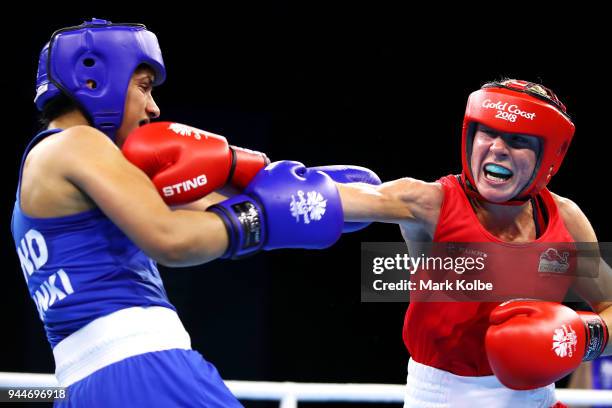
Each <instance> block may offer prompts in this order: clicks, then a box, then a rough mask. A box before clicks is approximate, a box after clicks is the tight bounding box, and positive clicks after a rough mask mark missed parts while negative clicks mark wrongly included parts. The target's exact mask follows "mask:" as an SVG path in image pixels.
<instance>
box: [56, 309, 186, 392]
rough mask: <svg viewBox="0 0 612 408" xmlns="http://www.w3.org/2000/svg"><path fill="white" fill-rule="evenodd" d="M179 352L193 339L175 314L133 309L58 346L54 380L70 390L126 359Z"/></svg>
mask: <svg viewBox="0 0 612 408" xmlns="http://www.w3.org/2000/svg"><path fill="white" fill-rule="evenodd" d="M177 348H178V349H185V350H189V349H191V339H190V338H189V334H188V333H187V331H185V328H184V327H183V324H182V323H181V320H180V319H179V317H178V315H177V314H176V312H175V311H174V310H172V309H168V308H166V307H159V306H154V307H147V308H143V307H130V308H127V309H122V310H119V311H117V312H114V313H111V314H109V315H106V316H103V317H101V318H99V319H96V320H94V321H93V322H91V323H89V324H87V325H86V326H84V327H82V328H81V329H79V330H77V331H76V332H74V333H72V334H71V335H70V336H68V337H66V338H65V339H64V340H62V341H61V342H60V343H59V344H58V345H57V346H55V348H54V349H53V356H54V358H55V376H56V377H57V381H58V382H59V384H60V386H62V387H67V386H69V385H70V384H73V383H75V382H77V381H79V380H81V379H83V378H85V377H87V376H88V375H90V374H91V373H93V372H94V371H96V370H99V369H101V368H103V367H106V366H108V365H110V364H113V363H116V362H117V361H121V360H123V359H125V358H128V357H132V356H136V355H138V354H144V353H149V352H152V351H162V350H170V349H177Z"/></svg>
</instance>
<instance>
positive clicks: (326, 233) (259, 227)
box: [208, 161, 344, 258]
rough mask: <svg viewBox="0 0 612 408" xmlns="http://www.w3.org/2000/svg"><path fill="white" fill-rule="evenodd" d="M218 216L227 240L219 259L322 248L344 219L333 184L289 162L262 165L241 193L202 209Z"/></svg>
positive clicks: (334, 236)
mask: <svg viewBox="0 0 612 408" xmlns="http://www.w3.org/2000/svg"><path fill="white" fill-rule="evenodd" d="M208 211H212V212H214V213H216V214H217V215H219V216H220V217H221V219H222V220H223V222H224V223H225V227H226V228H227V232H228V235H229V245H228V248H227V251H226V252H225V254H223V258H239V257H242V256H245V255H250V254H253V253H255V252H258V251H260V250H262V249H265V250H269V249H277V248H307V249H321V248H327V247H329V246H331V245H332V244H333V243H335V242H336V241H337V240H338V238H340V235H341V234H342V225H343V223H344V214H343V211H342V203H341V201H340V194H339V193H338V189H337V188H336V185H335V183H334V181H333V180H332V179H331V178H330V177H329V176H328V175H326V174H325V173H323V172H320V171H316V170H311V169H307V168H306V167H305V166H304V165H303V164H301V163H298V162H293V161H280V162H275V163H272V164H270V165H268V166H267V167H266V168H264V169H263V170H261V171H260V172H259V173H258V174H257V175H256V176H255V178H254V179H253V180H252V181H251V182H250V183H249V185H248V186H247V187H246V189H245V190H244V192H243V194H241V195H238V196H234V197H232V198H229V199H227V200H225V201H222V202H220V203H218V204H216V205H214V206H212V207H210V208H209V209H208Z"/></svg>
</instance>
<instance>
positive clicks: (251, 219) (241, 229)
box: [208, 195, 265, 259]
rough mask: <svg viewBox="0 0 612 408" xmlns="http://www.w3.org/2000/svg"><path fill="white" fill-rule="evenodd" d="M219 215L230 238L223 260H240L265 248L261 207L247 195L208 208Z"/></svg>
mask: <svg viewBox="0 0 612 408" xmlns="http://www.w3.org/2000/svg"><path fill="white" fill-rule="evenodd" d="M208 211H212V212H214V213H216V214H217V215H219V216H220V217H221V219H222V220H223V223H224V224H225V228H226V229H227V234H228V237H229V244H228V246H227V250H226V251H225V253H224V254H223V256H221V258H231V259H238V258H242V257H245V256H249V255H253V254H255V253H257V252H259V250H260V249H261V248H262V247H263V244H264V242H265V237H264V234H265V229H264V226H263V217H262V215H263V214H262V211H261V209H260V206H259V205H258V203H257V201H255V200H254V199H253V198H251V197H249V196H246V195H238V196H235V197H232V198H229V199H227V200H225V201H222V202H220V203H218V204H215V205H214V206H211V207H209V208H208Z"/></svg>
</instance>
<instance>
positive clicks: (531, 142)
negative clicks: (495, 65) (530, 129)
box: [471, 124, 540, 203]
mask: <svg viewBox="0 0 612 408" xmlns="http://www.w3.org/2000/svg"><path fill="white" fill-rule="evenodd" d="M539 150H540V142H539V139H538V138H537V137H535V136H528V135H522V134H518V133H501V132H497V131H495V130H493V129H490V128H487V127H486V126H484V125H481V124H479V125H478V127H477V129H476V133H475V134H474V142H473V150H472V156H471V170H472V175H473V176H474V181H475V183H476V188H477V189H478V192H479V193H480V194H481V195H482V196H483V197H484V198H485V199H487V200H488V201H491V202H494V203H502V202H505V201H509V200H511V199H513V198H514V197H515V196H516V195H517V194H518V193H520V192H521V190H522V189H523V188H524V187H525V186H526V184H527V183H528V182H529V181H530V179H531V176H532V175H533V172H534V170H535V166H536V163H537V159H538V154H539Z"/></svg>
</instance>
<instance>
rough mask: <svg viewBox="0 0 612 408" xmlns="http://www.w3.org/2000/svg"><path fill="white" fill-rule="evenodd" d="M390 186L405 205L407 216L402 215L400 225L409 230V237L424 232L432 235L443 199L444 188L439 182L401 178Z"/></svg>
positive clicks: (420, 234)
mask: <svg viewBox="0 0 612 408" xmlns="http://www.w3.org/2000/svg"><path fill="white" fill-rule="evenodd" d="M391 183H393V184H394V185H393V186H392V188H393V189H394V190H395V191H396V192H397V194H398V195H399V196H400V198H401V202H402V203H403V205H405V206H406V207H407V210H408V214H409V216H408V217H404V219H403V220H402V222H400V226H401V227H402V228H403V229H404V230H406V231H411V234H408V235H409V236H410V237H412V236H413V235H414V236H419V237H420V236H422V235H423V234H424V233H425V234H427V235H429V236H433V235H432V234H433V231H434V229H435V225H436V222H437V220H438V217H439V215H440V208H441V207H442V202H443V201H444V189H443V187H442V184H440V183H439V182H433V183H430V182H426V181H423V180H418V179H414V178H408V177H406V178H402V179H398V180H396V181H394V182H391Z"/></svg>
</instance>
